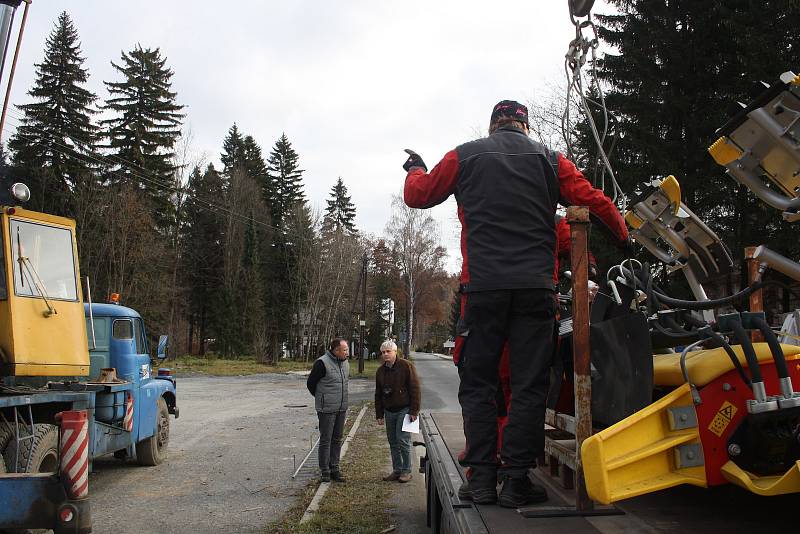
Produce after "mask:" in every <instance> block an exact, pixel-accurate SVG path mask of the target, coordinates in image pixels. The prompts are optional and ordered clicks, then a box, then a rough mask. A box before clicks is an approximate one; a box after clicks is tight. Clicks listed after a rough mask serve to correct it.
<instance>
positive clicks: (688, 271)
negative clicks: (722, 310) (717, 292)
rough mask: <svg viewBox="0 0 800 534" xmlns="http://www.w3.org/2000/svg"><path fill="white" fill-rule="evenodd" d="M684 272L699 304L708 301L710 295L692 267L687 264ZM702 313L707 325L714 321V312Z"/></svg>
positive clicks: (706, 311) (704, 311)
mask: <svg viewBox="0 0 800 534" xmlns="http://www.w3.org/2000/svg"><path fill="white" fill-rule="evenodd" d="M682 271H683V275H684V276H685V277H686V281H687V282H688V283H689V288H690V289H691V290H692V294H693V295H694V298H695V299H696V300H697V301H699V302H702V301H707V300H708V295H706V290H705V289H703V286H702V284H700V281H699V280H698V279H697V276H695V274H694V271H693V270H692V267H691V266H690V265H689V264H688V263H687V264H686V265H684V266H683V269H682ZM700 313H702V314H703V319H704V320H705V321H706V322H707V323H710V322H712V321H714V310H701V311H700Z"/></svg>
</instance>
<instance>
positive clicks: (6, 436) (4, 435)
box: [0, 423, 14, 473]
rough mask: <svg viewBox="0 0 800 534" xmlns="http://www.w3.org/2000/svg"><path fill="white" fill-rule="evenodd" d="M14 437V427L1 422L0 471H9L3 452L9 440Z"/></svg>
mask: <svg viewBox="0 0 800 534" xmlns="http://www.w3.org/2000/svg"><path fill="white" fill-rule="evenodd" d="M13 437H14V428H13V427H12V426H11V425H9V424H7V423H0V473H7V472H8V470H7V469H6V461H5V460H4V459H3V452H4V451H5V450H6V446H8V442H9V441H11V438H13Z"/></svg>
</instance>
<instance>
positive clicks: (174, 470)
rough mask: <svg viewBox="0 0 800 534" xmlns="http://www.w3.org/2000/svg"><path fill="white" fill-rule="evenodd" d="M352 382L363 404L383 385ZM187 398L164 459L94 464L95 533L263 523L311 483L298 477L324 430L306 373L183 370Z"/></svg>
mask: <svg viewBox="0 0 800 534" xmlns="http://www.w3.org/2000/svg"><path fill="white" fill-rule="evenodd" d="M350 391H351V403H355V402H358V401H360V400H361V399H364V398H371V396H372V394H373V391H374V385H373V383H372V381H370V380H363V379H352V380H351V381H350ZM178 406H179V407H180V409H181V416H180V418H179V419H177V420H176V419H174V418H172V417H170V424H171V425H170V443H169V449H168V451H169V453H168V457H167V459H166V461H165V462H164V463H162V464H161V465H159V466H156V467H141V466H138V465H136V464H135V463H133V462H122V461H119V460H115V459H114V458H111V457H106V458H102V459H100V460H97V461H96V462H95V463H94V472H93V473H92V475H91V477H90V479H89V480H90V482H89V484H90V486H89V488H90V492H91V495H92V517H93V523H94V530H93V531H94V532H96V533H112V532H113V533H128V532H130V533H148V532H158V533H185V532H186V533H188V532H191V533H204V532H262V531H263V528H264V526H265V525H266V524H268V523H269V522H270V521H272V520H274V519H276V518H278V517H280V515H281V514H282V513H283V512H284V511H285V510H286V509H287V508H288V507H289V506H290V505H291V504H293V503H294V502H295V499H296V497H297V496H298V494H299V493H300V492H301V491H302V489H303V488H304V487H305V484H306V482H307V480H305V479H298V480H293V479H292V478H291V475H292V473H293V472H294V465H295V463H294V462H295V461H296V462H297V463H298V465H299V463H300V461H301V460H302V459H303V457H304V456H305V454H306V453H307V452H308V450H309V449H310V447H311V444H312V443H313V441H312V440H315V439H316V436H317V430H316V425H317V417H316V413H315V412H314V402H313V398H312V397H311V396H310V395H309V393H308V391H307V390H306V388H305V377H304V376H298V375H266V374H265V375H252V376H242V377H191V378H180V377H179V379H178ZM350 416H351V417H353V416H354V414H351V415H350Z"/></svg>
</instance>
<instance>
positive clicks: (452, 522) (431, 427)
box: [420, 412, 797, 534]
mask: <svg viewBox="0 0 800 534" xmlns="http://www.w3.org/2000/svg"><path fill="white" fill-rule="evenodd" d="M420 433H421V434H422V437H423V439H424V440H425V450H426V456H425V457H424V458H422V460H421V471H423V472H424V473H425V487H426V492H427V522H428V526H429V527H430V529H431V532H433V533H440V532H441V533H459V534H462V533H463V534H496V533H506V532H536V533H543V534H546V533H549V532H559V533H560V532H570V533H572V532H576V533H583V532H602V533H609V534H610V533H620V532H628V533H633V532H635V533H637V534H639V533H662V532H664V533H667V532H680V533H688V532H697V533H708V532H720V533H721V532H794V531H795V530H796V527H797V519H796V511H795V510H796V506H797V496H796V495H780V496H776V497H769V498H765V497H759V496H754V495H753V494H751V493H749V492H747V491H745V490H743V489H742V488H739V487H738V486H733V485H725V486H717V487H713V488H700V487H695V486H687V485H684V486H678V487H675V488H671V489H669V490H664V491H661V492H656V493H651V494H648V495H642V496H640V497H636V498H633V499H628V500H625V501H622V502H620V503H617V506H616V511H617V512H618V515H610V516H596V517H591V516H589V517H575V516H573V517H525V516H524V515H523V514H522V513H521V512H520V510H523V509H520V510H515V509H510V508H501V507H500V506H497V505H491V506H481V505H474V504H473V503H472V502H470V501H461V500H460V499H459V498H458V487H459V486H460V485H461V483H462V482H463V481H464V480H465V478H464V468H463V467H461V466H460V465H459V464H458V453H459V452H460V451H461V450H462V449H463V447H464V432H463V427H462V418H461V414H460V413H453V412H430V413H429V412H422V413H421V414H420ZM548 471H549V466H543V467H542V468H540V469H539V468H537V469H535V470H534V471H533V474H534V476H535V478H536V482H537V483H538V484H541V485H542V486H544V487H545V488H547V492H548V494H549V496H550V499H549V500H548V501H547V502H545V503H542V504H537V505H532V506H529V507H526V508H525V509H524V510H523V511H531V512H535V511H536V510H537V509H538V510H541V509H543V508H556V507H565V508H569V507H573V508H574V506H572V505H574V503H575V491H574V490H568V489H564V488H563V487H562V486H561V484H560V483H559V481H558V479H557V478H554V477H551V476H550V475H549V472H548Z"/></svg>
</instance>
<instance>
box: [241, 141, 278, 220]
mask: <svg viewBox="0 0 800 534" xmlns="http://www.w3.org/2000/svg"><path fill="white" fill-rule="evenodd" d="M242 146H243V150H244V167H245V169H246V170H247V174H249V175H250V177H251V178H252V179H253V180H255V181H256V183H257V184H258V185H259V187H261V197H262V198H263V200H264V203H265V204H266V205H267V206H269V207H271V206H272V203H273V201H274V199H275V184H274V183H273V180H272V177H271V176H270V174H269V169H267V164H266V162H265V161H264V156H263V155H262V153H261V147H260V146H259V145H258V143H256V140H255V139H253V137H252V136H250V135H248V136H245V138H244V140H243V142H242Z"/></svg>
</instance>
